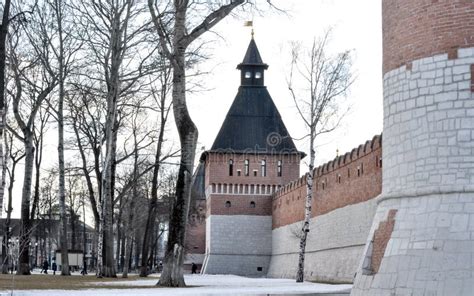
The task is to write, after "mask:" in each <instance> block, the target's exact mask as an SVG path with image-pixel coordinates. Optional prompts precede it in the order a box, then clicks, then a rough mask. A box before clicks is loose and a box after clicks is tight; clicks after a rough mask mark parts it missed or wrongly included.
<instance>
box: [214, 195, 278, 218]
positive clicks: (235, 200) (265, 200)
mask: <svg viewBox="0 0 474 296" xmlns="http://www.w3.org/2000/svg"><path fill="white" fill-rule="evenodd" d="M227 201H229V202H230V207H226V202H227ZM252 201H253V202H254V203H255V207H254V208H253V207H251V205H250V202H252ZM271 214H272V197H271V196H270V195H267V196H264V195H263V196H252V195H230V194H226V195H220V194H213V195H212V197H211V198H209V199H208V200H207V215H208V216H209V215H255V216H270V215H271Z"/></svg>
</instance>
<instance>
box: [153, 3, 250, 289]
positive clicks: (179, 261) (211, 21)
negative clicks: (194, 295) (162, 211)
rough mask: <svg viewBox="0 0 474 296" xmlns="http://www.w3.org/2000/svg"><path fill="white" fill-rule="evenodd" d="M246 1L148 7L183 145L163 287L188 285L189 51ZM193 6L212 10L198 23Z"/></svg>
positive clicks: (192, 143) (192, 147)
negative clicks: (166, 64)
mask: <svg viewBox="0 0 474 296" xmlns="http://www.w3.org/2000/svg"><path fill="white" fill-rule="evenodd" d="M171 3H172V4H171ZM244 3H245V0H233V1H230V2H228V4H223V3H222V2H221V1H215V2H214V3H211V2H209V1H202V2H201V1H189V0H174V1H165V3H164V4H163V2H160V3H159V4H158V3H157V1H155V0H148V7H149V10H150V14H151V17H152V21H153V25H154V27H155V30H156V32H157V34H158V36H159V41H160V45H161V49H162V51H163V53H164V54H165V56H166V57H167V58H168V60H169V61H170V63H171V65H172V68H173V89H172V101H173V114H174V118H175V122H176V126H177V129H178V133H179V140H180V144H181V161H180V168H179V172H178V180H177V183H176V195H175V200H174V204H173V212H172V214H171V217H170V229H169V235H168V245H167V249H166V255H165V258H164V269H163V272H162V274H161V278H160V281H159V285H161V286H168V287H183V286H185V283H184V277H183V260H184V240H185V231H186V220H187V216H188V207H189V199H190V192H191V181H192V176H193V165H194V157H195V153H196V143H197V139H198V130H197V128H196V126H195V124H194V122H193V121H192V119H191V117H190V115H189V112H188V108H187V104H186V59H185V57H186V53H187V50H188V48H189V47H190V45H191V44H192V43H193V42H194V41H195V40H196V39H198V38H199V37H200V36H202V34H204V33H205V32H207V31H209V30H210V29H212V28H213V27H214V26H215V25H216V24H217V23H219V22H220V21H221V20H222V19H224V18H225V17H226V16H227V15H229V14H230V13H231V12H232V11H233V10H234V9H235V8H236V7H238V6H240V5H242V4H244ZM160 4H161V5H160ZM193 5H194V9H196V10H195V11H206V10H207V11H209V12H208V13H207V12H205V14H204V17H203V18H202V19H201V20H198V21H197V24H196V25H195V26H194V25H193V23H195V21H196V19H193V13H192V12H193V7H191V6H193ZM206 5H208V6H206ZM194 16H195V14H194ZM201 17H202V15H201ZM196 18H198V17H196ZM189 26H193V27H189Z"/></svg>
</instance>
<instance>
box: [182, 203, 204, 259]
mask: <svg viewBox="0 0 474 296" xmlns="http://www.w3.org/2000/svg"><path fill="white" fill-rule="evenodd" d="M189 212H190V213H189V217H188V224H187V226H186V240H185V247H186V252H187V253H194V254H204V253H205V251H206V201H205V200H198V201H196V203H195V205H193V206H192V207H191V208H190V210H189Z"/></svg>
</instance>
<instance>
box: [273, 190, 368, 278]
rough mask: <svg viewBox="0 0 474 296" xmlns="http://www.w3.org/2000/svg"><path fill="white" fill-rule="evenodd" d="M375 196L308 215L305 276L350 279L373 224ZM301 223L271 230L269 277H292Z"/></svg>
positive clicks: (297, 251)
mask: <svg viewBox="0 0 474 296" xmlns="http://www.w3.org/2000/svg"><path fill="white" fill-rule="evenodd" d="M375 208H376V202H375V199H372V200H369V201H366V202H362V203H358V204H355V205H349V206H346V207H343V208H340V209H337V210H334V211H332V212H330V213H327V214H325V215H322V216H318V217H316V218H313V219H311V222H310V232H309V235H308V240H307V245H306V257H305V279H306V280H315V281H322V282H330V283H352V282H353V280H354V275H355V272H356V270H357V266H358V264H359V261H360V258H361V256H362V253H363V250H364V245H365V242H366V239H367V236H368V234H369V231H370V227H371V225H372V220H373V217H374V213H375ZM301 223H302V222H297V223H294V224H290V225H287V226H283V227H279V228H277V229H274V230H273V235H272V240H273V242H272V245H273V251H272V261H271V263H270V268H269V272H268V276H269V277H281V278H294V277H295V276H296V269H297V266H298V254H299V238H298V237H297V234H298V232H299V231H300V229H301Z"/></svg>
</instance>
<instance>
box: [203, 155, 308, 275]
mask: <svg viewBox="0 0 474 296" xmlns="http://www.w3.org/2000/svg"><path fill="white" fill-rule="evenodd" d="M203 158H204V160H205V184H206V252H205V253H206V254H205V259H204V264H203V270H202V272H203V273H207V274H215V273H221V274H238V275H249V276H264V275H266V274H267V272H268V266H269V263H270V257H271V248H272V240H271V235H272V230H271V227H272V217H271V215H272V195H273V194H274V192H276V191H277V190H278V189H279V188H280V187H281V186H282V185H284V184H286V183H288V182H289V181H290V180H294V179H296V178H298V175H299V163H300V158H301V155H300V154H279V155H274V154H252V153H249V154H236V153H235V154H234V153H228V152H223V153H217V152H206V153H205V154H204V155H203ZM262 161H265V168H262ZM230 163H232V166H230ZM246 163H247V164H248V165H246ZM279 163H281V174H279V173H278V172H279V170H278V167H279Z"/></svg>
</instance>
